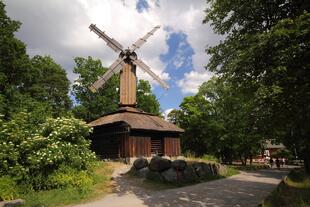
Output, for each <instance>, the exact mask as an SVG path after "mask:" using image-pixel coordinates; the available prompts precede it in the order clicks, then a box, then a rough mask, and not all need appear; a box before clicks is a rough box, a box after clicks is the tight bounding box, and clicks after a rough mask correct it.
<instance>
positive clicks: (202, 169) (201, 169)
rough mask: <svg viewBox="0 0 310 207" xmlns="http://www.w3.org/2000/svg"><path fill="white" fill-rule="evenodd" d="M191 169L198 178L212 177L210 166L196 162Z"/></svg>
mask: <svg viewBox="0 0 310 207" xmlns="http://www.w3.org/2000/svg"><path fill="white" fill-rule="evenodd" d="M192 166H193V168H194V170H195V172H196V174H197V176H198V177H200V178H206V177H207V176H209V175H213V173H212V170H211V169H210V166H209V165H208V164H207V163H204V162H198V163H193V165H192Z"/></svg>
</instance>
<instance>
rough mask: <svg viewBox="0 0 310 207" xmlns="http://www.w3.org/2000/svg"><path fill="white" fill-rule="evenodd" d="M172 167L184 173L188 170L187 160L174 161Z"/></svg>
mask: <svg viewBox="0 0 310 207" xmlns="http://www.w3.org/2000/svg"><path fill="white" fill-rule="evenodd" d="M171 166H172V167H173V168H174V169H176V170H182V171H183V170H184V169H185V168H186V166H187V164H186V161H185V160H174V161H172V163H171Z"/></svg>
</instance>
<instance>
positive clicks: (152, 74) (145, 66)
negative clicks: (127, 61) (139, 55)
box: [132, 59, 169, 90]
mask: <svg viewBox="0 0 310 207" xmlns="http://www.w3.org/2000/svg"><path fill="white" fill-rule="evenodd" d="M132 61H133V63H134V64H136V65H137V66H139V67H140V68H141V69H142V70H143V71H145V72H147V73H148V74H149V75H150V76H151V77H152V78H154V79H155V80H156V81H157V82H158V83H159V84H160V85H161V87H163V88H164V89H166V90H167V89H168V88H169V86H168V84H167V83H165V82H164V81H163V80H161V79H160V77H158V76H157V75H156V74H155V73H153V71H152V70H151V69H150V67H149V66H147V65H146V64H145V63H144V62H142V61H141V60H139V59H137V60H132Z"/></svg>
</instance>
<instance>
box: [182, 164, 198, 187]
mask: <svg viewBox="0 0 310 207" xmlns="http://www.w3.org/2000/svg"><path fill="white" fill-rule="evenodd" d="M182 175H183V177H182V182H184V183H190V182H195V181H197V180H198V176H197V175H196V172H195V170H194V168H193V167H192V166H191V165H187V166H186V168H185V169H184V171H183V173H182Z"/></svg>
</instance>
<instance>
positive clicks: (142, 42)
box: [130, 25, 160, 52]
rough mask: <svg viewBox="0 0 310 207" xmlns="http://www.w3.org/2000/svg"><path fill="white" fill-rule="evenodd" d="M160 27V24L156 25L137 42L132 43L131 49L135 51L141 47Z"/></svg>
mask: <svg viewBox="0 0 310 207" xmlns="http://www.w3.org/2000/svg"><path fill="white" fill-rule="evenodd" d="M159 28H160V26H159V25H158V26H156V27H154V28H153V29H152V30H151V31H150V32H148V33H147V34H146V35H145V36H144V37H142V38H140V39H138V40H137V41H136V42H135V43H133V44H132V45H131V48H130V51H131V52H133V51H135V50H136V49H137V48H140V47H141V46H142V45H143V44H144V43H146V40H147V39H148V38H149V37H150V36H151V35H153V34H154V33H155V32H156V30H158V29H159Z"/></svg>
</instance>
